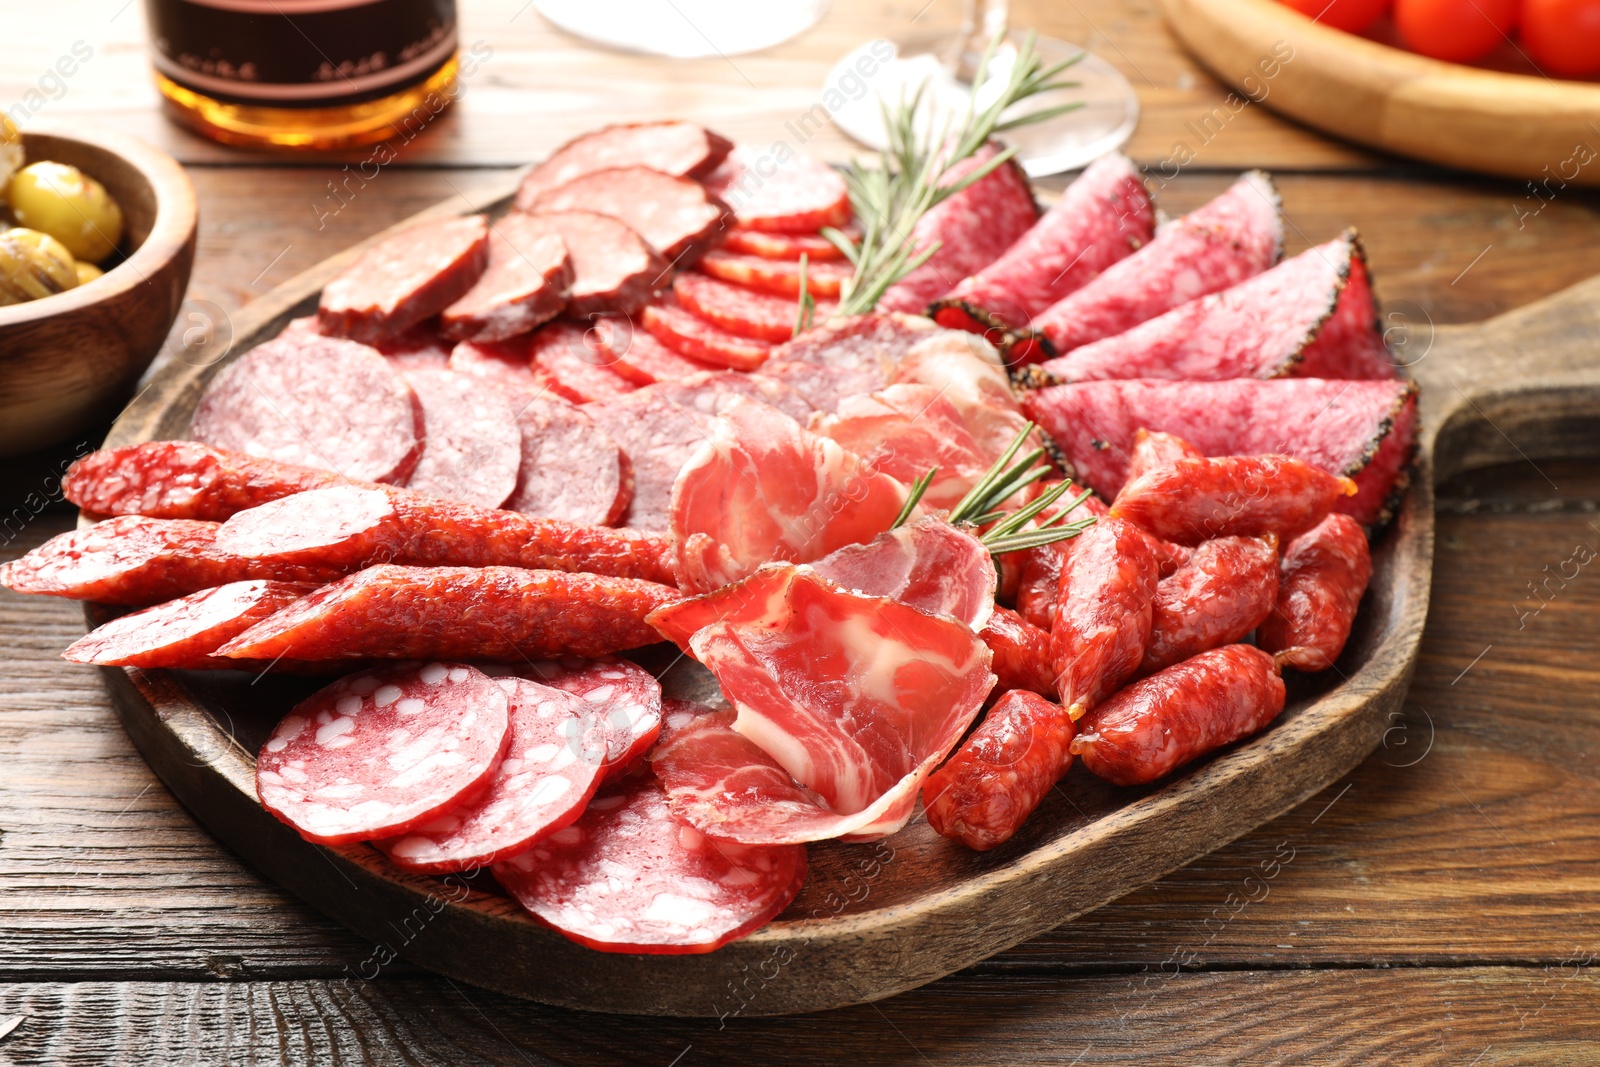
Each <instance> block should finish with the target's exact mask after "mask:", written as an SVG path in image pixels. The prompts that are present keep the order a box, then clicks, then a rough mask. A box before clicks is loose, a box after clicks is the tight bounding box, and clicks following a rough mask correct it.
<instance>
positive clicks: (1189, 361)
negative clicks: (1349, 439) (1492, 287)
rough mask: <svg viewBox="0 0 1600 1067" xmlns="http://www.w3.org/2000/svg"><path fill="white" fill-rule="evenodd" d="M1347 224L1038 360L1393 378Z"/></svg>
mask: <svg viewBox="0 0 1600 1067" xmlns="http://www.w3.org/2000/svg"><path fill="white" fill-rule="evenodd" d="M1377 318H1378V312H1377V308H1376V307H1375V306H1374V304H1373V300H1372V287H1371V285H1370V284H1368V281H1367V268H1366V262H1365V258H1364V257H1363V255H1362V253H1361V244H1360V242H1359V241H1358V239H1357V238H1356V234H1355V231H1354V230H1351V231H1348V232H1346V233H1345V234H1344V235H1343V236H1342V237H1339V238H1338V239H1336V240H1333V241H1329V242H1328V243H1327V244H1323V245H1318V246H1317V247H1315V248H1310V249H1307V250H1306V251H1304V252H1302V253H1300V254H1299V255H1298V256H1295V257H1294V258H1293V259H1289V260H1285V261H1284V262H1282V263H1280V264H1278V265H1277V266H1276V267H1273V268H1272V269H1271V270H1269V271H1267V272H1266V273H1264V274H1258V275H1256V276H1255V277H1254V278H1250V279H1248V280H1246V281H1242V282H1240V283H1239V284H1238V285H1235V286H1234V287H1233V288H1231V289H1224V290H1223V291H1222V292H1220V293H1212V294H1211V295H1210V296H1205V297H1201V298H1200V299H1199V300H1191V301H1190V302H1189V303H1187V304H1183V305H1181V306H1179V307H1176V308H1173V309H1172V310H1171V311H1169V312H1167V313H1166V314H1164V315H1158V316H1157V317H1155V318H1153V319H1150V320H1148V321H1146V322H1142V323H1140V324H1139V325H1137V326H1135V327H1134V328H1133V329H1131V330H1128V331H1127V332H1125V333H1119V334H1117V335H1116V336H1114V337H1106V338H1102V339H1101V340H1099V341H1095V342H1093V343H1092V344H1087V345H1084V346H1083V347H1081V348H1077V349H1074V350H1073V351H1072V352H1071V353H1069V354H1067V355H1065V356H1062V357H1061V358H1060V359H1052V360H1050V361H1048V362H1046V363H1044V364H1042V365H1041V366H1042V367H1043V369H1044V370H1046V371H1048V372H1050V373H1051V374H1052V375H1054V376H1055V377H1056V378H1058V379H1060V380H1061V381H1065V382H1084V381H1097V380H1101V379H1112V378H1177V379H1182V380H1188V381H1221V380H1223V379H1227V378H1287V377H1295V378H1342V379H1352V380H1366V379H1379V378H1393V377H1394V376H1395V369H1394V364H1393V362H1392V361H1391V360H1390V359H1389V353H1388V351H1387V350H1386V349H1385V348H1384V347H1383V338H1382V336H1381V335H1380V334H1379V332H1378V323H1377Z"/></svg>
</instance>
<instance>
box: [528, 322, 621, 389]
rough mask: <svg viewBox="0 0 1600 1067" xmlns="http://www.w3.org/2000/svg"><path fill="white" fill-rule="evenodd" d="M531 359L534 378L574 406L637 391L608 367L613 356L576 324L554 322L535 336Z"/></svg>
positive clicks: (530, 350)
mask: <svg viewBox="0 0 1600 1067" xmlns="http://www.w3.org/2000/svg"><path fill="white" fill-rule="evenodd" d="M528 357H529V365H530V366H531V367H532V369H533V374H534V377H536V378H538V379H539V381H540V383H541V384H542V385H543V386H544V387H545V388H546V389H548V390H549V391H550V392H552V393H554V394H555V395H556V396H559V397H561V398H563V399H565V400H570V401H572V402H573V403H574V404H587V403H588V402H590V401H591V400H610V399H612V398H614V397H619V396H622V395H623V394H624V393H631V392H633V391H634V389H635V388H637V386H635V385H634V384H633V383H632V382H631V381H629V380H628V379H627V378H625V377H623V376H622V375H621V374H618V373H617V372H616V371H615V370H613V369H612V368H611V367H610V366H609V361H610V359H611V356H610V355H609V354H608V353H607V352H606V350H605V349H604V348H602V347H601V346H600V345H599V343H598V340H597V338H596V337H595V335H594V334H593V332H592V331H591V330H589V329H588V328H586V327H584V326H581V325H578V324H576V323H571V322H553V323H551V324H550V325H549V326H546V327H545V328H544V329H542V330H540V331H539V332H538V333H536V334H534V335H533V343H532V345H531V346H530V347H529V350H528Z"/></svg>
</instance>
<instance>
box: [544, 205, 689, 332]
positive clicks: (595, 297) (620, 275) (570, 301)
mask: <svg viewBox="0 0 1600 1067" xmlns="http://www.w3.org/2000/svg"><path fill="white" fill-rule="evenodd" d="M529 218H531V219H535V220H537V222H538V223H539V225H541V226H543V227H545V228H547V229H549V230H550V231H551V232H552V233H554V234H555V235H556V236H558V237H560V238H561V243H562V244H564V245H566V246H567V255H568V257H569V258H570V259H571V260H572V282H571V284H570V285H569V286H568V288H567V314H568V315H572V316H574V317H576V318H586V317H588V316H590V315H601V314H615V315H631V314H633V313H634V312H635V311H638V310H639V309H640V308H642V307H644V305H645V304H646V303H647V302H648V301H649V299H650V294H651V293H652V292H654V291H655V288H656V287H657V286H658V285H661V284H662V283H663V282H664V281H665V279H666V276H667V261H666V260H664V259H662V258H661V256H660V255H658V254H657V253H656V250H655V249H653V248H651V247H650V245H649V244H648V243H647V242H646V241H645V239H644V238H643V237H640V236H639V235H638V234H636V233H634V232H633V231H632V230H631V229H629V228H628V227H627V225H626V224H624V223H622V222H619V221H618V220H616V219H614V218H612V217H611V216H609V215H601V214H596V213H595V212H593V211H541V212H538V213H537V214H534V215H530V216H529Z"/></svg>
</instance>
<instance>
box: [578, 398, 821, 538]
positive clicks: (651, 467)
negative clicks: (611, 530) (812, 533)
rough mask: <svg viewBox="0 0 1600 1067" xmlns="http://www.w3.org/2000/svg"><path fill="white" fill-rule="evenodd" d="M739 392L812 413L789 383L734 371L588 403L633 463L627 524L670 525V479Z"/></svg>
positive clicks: (795, 412) (794, 413) (792, 412)
mask: <svg viewBox="0 0 1600 1067" xmlns="http://www.w3.org/2000/svg"><path fill="white" fill-rule="evenodd" d="M737 397H750V398H751V399H754V400H760V401H762V402H763V403H766V404H771V405H772V406H773V407H775V408H778V409H779V410H780V411H783V412H785V413H786V414H788V415H789V416H790V417H792V418H796V419H806V418H809V417H810V415H811V405H809V404H807V403H806V402H805V400H804V399H802V398H801V397H800V395H799V394H798V393H796V392H794V391H793V390H791V389H789V388H788V387H787V386H784V385H783V384H781V383H779V382H775V381H770V380H768V379H766V378H763V377H761V376H760V375H756V374H737V373H734V372H732V371H718V372H709V373H705V374H698V375H693V376H691V377H688V378H680V379H677V380H675V381H670V382H660V383H657V384H656V385H652V386H648V387H646V388H644V389H640V390H638V391H637V392H634V393H630V394H628V395H627V396H623V397H617V398H616V399H613V400H608V401H605V402H603V403H597V404H589V405H586V406H585V407H584V411H585V412H587V413H588V414H589V416H590V417H591V418H593V419H594V421H595V422H597V423H599V424H600V428H601V429H603V430H605V431H606V433H608V434H610V435H611V439H612V440H613V441H616V442H617V444H618V445H619V446H620V447H621V448H622V451H623V453H624V454H626V455H627V457H628V461H629V463H630V465H631V466H632V467H633V502H632V504H630V505H629V507H628V511H627V514H626V515H625V516H624V517H623V525H625V526H631V527H633V528H635V529H639V530H667V529H669V528H670V527H671V521H670V519H669V517H668V511H669V509H670V505H671V502H672V483H673V482H675V481H677V478H678V472H679V471H680V470H682V469H683V465H684V464H685V463H687V462H688V461H689V457H690V456H692V455H693V454H694V451H695V449H696V448H698V447H699V446H700V444H701V443H702V442H703V441H705V439H706V435H707V434H708V433H709V432H710V429H711V422H712V420H713V419H715V418H716V416H717V415H718V414H719V413H720V412H721V411H722V410H724V409H725V408H726V407H727V406H728V405H729V404H730V403H732V402H733V400H734V399H735V398H737Z"/></svg>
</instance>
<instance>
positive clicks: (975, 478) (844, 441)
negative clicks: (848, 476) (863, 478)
mask: <svg viewBox="0 0 1600 1067" xmlns="http://www.w3.org/2000/svg"><path fill="white" fill-rule="evenodd" d="M811 429H812V430H813V431H815V432H816V433H820V434H821V435H822V436H824V437H827V438H830V439H832V440H834V441H837V442H838V443H839V444H840V445H842V446H843V447H844V448H847V449H849V450H850V451H851V452H854V453H855V454H856V455H858V456H860V457H861V458H862V459H864V460H866V462H867V463H868V464H869V465H870V466H871V467H873V468H874V469H876V470H880V471H882V472H883V473H885V474H887V475H889V476H890V477H893V478H896V479H898V480H899V481H901V482H904V483H906V484H907V485H909V484H911V483H912V482H914V481H916V480H917V479H918V478H920V477H922V476H923V475H924V474H926V473H927V472H928V471H929V470H930V469H933V468H935V467H937V468H938V473H937V474H935V475H934V479H933V484H932V485H930V486H929V487H928V491H927V493H926V494H924V495H923V498H922V502H923V504H924V505H925V506H927V507H930V508H939V509H943V510H946V511H948V510H949V509H951V508H953V507H955V506H956V505H957V504H959V503H960V502H961V498H962V497H964V496H966V495H967V492H968V491H969V490H971V489H972V487H973V486H974V485H977V484H978V482H979V481H980V480H981V479H982V478H983V476H984V473H985V472H986V471H988V469H989V466H990V464H991V463H992V462H993V459H992V457H989V456H987V455H986V454H985V452H984V450H983V449H982V448H981V447H980V446H979V444H978V442H977V440H976V439H975V438H973V436H972V433H971V432H970V431H969V430H968V429H967V425H966V422H965V420H963V419H962V417H961V412H960V410H959V409H957V407H956V406H955V405H954V404H952V403H951V402H950V401H949V400H947V399H945V397H944V394H943V393H942V392H941V391H940V390H939V389H937V388H935V387H934V386H931V385H916V384H911V383H904V384H901V385H891V386H889V387H888V388H887V389H883V390H880V391H879V392H876V393H873V394H872V395H870V396H852V397H846V398H845V399H844V400H842V401H840V402H839V406H838V410H837V412H836V413H835V414H832V415H823V414H818V415H814V416H812V419H811Z"/></svg>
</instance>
